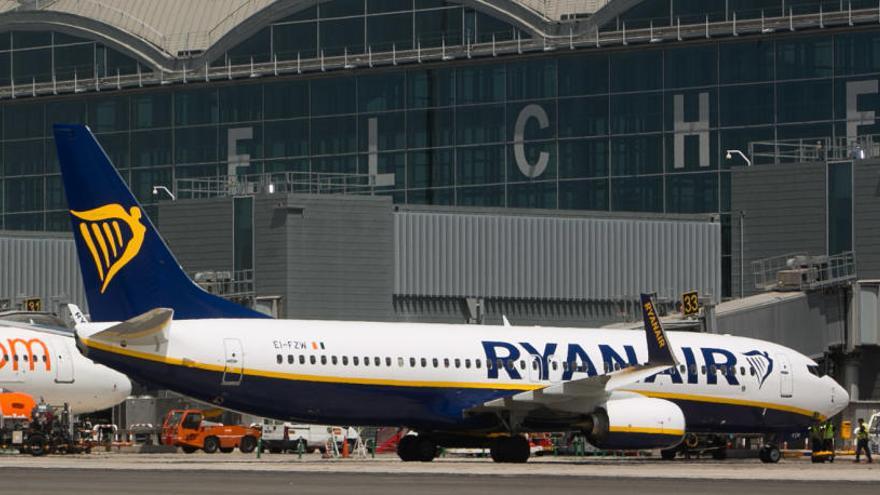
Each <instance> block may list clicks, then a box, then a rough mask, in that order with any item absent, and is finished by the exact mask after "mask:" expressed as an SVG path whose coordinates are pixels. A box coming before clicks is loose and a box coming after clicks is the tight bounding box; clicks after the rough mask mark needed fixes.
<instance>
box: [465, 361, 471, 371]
mask: <svg viewBox="0 0 880 495" xmlns="http://www.w3.org/2000/svg"><path fill="white" fill-rule="evenodd" d="M464 367H465V368H467V369H471V360H470V359H465V360H464Z"/></svg>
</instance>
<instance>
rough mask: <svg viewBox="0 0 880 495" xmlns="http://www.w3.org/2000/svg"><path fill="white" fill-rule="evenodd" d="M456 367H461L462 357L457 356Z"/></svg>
mask: <svg viewBox="0 0 880 495" xmlns="http://www.w3.org/2000/svg"><path fill="white" fill-rule="evenodd" d="M455 367H456V368H461V359H458V358H455Z"/></svg>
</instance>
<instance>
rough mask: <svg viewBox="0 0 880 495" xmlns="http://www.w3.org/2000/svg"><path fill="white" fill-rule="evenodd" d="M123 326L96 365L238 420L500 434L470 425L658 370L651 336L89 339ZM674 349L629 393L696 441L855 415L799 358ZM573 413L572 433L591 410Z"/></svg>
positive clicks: (494, 330)
mask: <svg viewBox="0 0 880 495" xmlns="http://www.w3.org/2000/svg"><path fill="white" fill-rule="evenodd" d="M111 325H112V324H106V323H101V324H89V325H85V326H82V327H78V333H79V335H80V337H81V338H82V339H83V340H84V343H86V344H87V348H86V346H82V345H81V346H80V347H81V349H84V350H85V351H86V352H87V353H88V354H89V357H93V358H95V359H96V360H98V361H99V362H102V363H106V364H108V365H110V366H112V367H113V368H115V369H118V370H120V371H123V372H124V373H126V374H128V375H130V376H132V377H134V378H141V379H144V380H149V381H152V382H154V383H159V384H160V385H164V386H168V387H169V388H173V389H175V390H177V391H179V392H183V393H185V394H187V395H190V396H192V397H195V398H198V399H201V400H205V401H211V402H214V403H217V404H221V405H223V406H224V407H228V408H231V409H235V410H239V411H242V412H247V413H252V414H257V415H261V416H266V417H272V418H277V419H284V420H290V421H298V422H312V423H325V424H351V425H388V426H401V425H405V426H409V427H413V428H420V429H430V430H461V429H478V430H495V429H501V427H502V426H501V425H500V424H499V423H498V422H497V418H495V417H493V416H491V415H471V414H468V412H469V411H471V410H472V409H474V408H476V407H478V406H480V405H482V404H484V403H486V402H488V401H491V400H493V399H497V398H501V397H508V396H511V395H514V394H516V393H519V392H522V391H526V390H535V389H538V388H542V387H545V386H547V385H551V384H557V383H561V382H566V381H570V380H577V379H580V378H584V377H587V376H594V375H602V374H606V373H609V372H613V371H615V370H619V369H621V368H624V367H626V366H630V365H633V364H639V363H644V362H645V361H646V360H647V349H646V343H645V334H644V332H643V331H624V330H602V329H564V328H536V327H533V328H527V327H492V326H473V325H443V324H413V323H372V322H338V321H313V320H222V319H217V320H179V321H174V322H173V323H172V325H171V328H170V330H169V331H168V341H167V342H166V343H162V344H157V345H156V346H149V347H144V346H127V347H122V346H120V345H112V344H108V343H105V342H97V341H94V340H90V339H89V338H88V337H89V335H91V334H93V333H95V332H97V331H99V330H101V329H104V328H107V327H108V326H111ZM669 340H670V343H671V348H672V349H673V352H674V354H675V356H676V357H677V359H678V361H679V363H680V366H679V367H676V368H671V369H669V370H668V371H667V372H664V373H661V374H659V375H656V376H653V377H650V378H648V379H645V380H641V381H639V382H637V383H635V384H632V385H631V386H628V387H626V389H625V391H631V392H636V393H638V394H641V395H644V396H648V397H656V398H663V399H668V400H669V401H672V402H674V403H676V404H678V405H679V407H681V409H682V411H683V412H684V414H685V417H686V421H687V428H688V431H695V432H701V431H705V432H768V431H769V432H777V431H778V432H781V431H795V430H801V429H803V428H804V427H806V425H808V424H810V423H811V422H814V421H816V420H818V419H820V418H824V417H827V416H831V415H833V414H835V413H836V412H838V411H839V410H841V409H842V408H843V407H845V405H846V404H847V401H848V398H847V396H846V392H845V391H843V389H842V388H841V387H840V386H839V385H837V384H836V382H834V380H832V379H831V378H830V377H820V376H818V373H816V371H815V369H816V368H815V364H816V363H814V362H813V361H812V360H810V359H809V358H807V357H805V356H803V355H801V354H799V353H797V352H796V351H793V350H791V349H788V348H785V347H782V346H779V345H776V344H772V343H769V342H763V341H759V340H754V339H747V338H740V337H732V336H721V335H707V334H695V333H682V332H669ZM811 369H812V371H811ZM570 412H571V415H572V416H571V417H572V420H574V418H576V416H577V415H578V414H584V413H588V412H589V411H577V410H572V411H570ZM554 421H559V419H558V417H557V418H556V419H554ZM560 426H564V425H561V424H558V423H554V424H534V425H533V429H543V428H551V427H560Z"/></svg>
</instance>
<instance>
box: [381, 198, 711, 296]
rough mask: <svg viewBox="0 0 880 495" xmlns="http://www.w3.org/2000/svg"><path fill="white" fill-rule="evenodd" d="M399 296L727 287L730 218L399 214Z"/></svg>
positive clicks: (635, 293)
mask: <svg viewBox="0 0 880 495" xmlns="http://www.w3.org/2000/svg"><path fill="white" fill-rule="evenodd" d="M394 242H395V279H394V293H395V294H397V295H404V296H434V297H484V298H512V299H556V300H581V301H584V300H604V301H615V300H623V299H632V298H635V297H638V294H639V293H640V292H643V291H652V292H657V293H658V294H659V295H660V296H661V297H670V298H675V299H677V298H678V296H679V295H680V293H681V292H684V291H687V290H691V289H696V290H699V291H700V293H701V294H705V295H711V296H712V297H713V298H714V299H715V300H718V299H719V298H720V294H721V225H720V224H719V223H717V222H709V221H708V220H706V221H698V220H686V221H685V220H653V219H623V218H611V219H609V218H592V217H544V216H524V215H515V214H462V213H438V212H418V211H400V212H396V213H395V214H394Z"/></svg>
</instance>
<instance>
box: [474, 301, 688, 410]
mask: <svg viewBox="0 0 880 495" xmlns="http://www.w3.org/2000/svg"><path fill="white" fill-rule="evenodd" d="M642 315H643V317H644V321H645V338H646V339H647V344H648V362H647V363H645V364H640V365H636V366H629V367H626V368H623V369H621V370H618V371H614V372H611V373H606V374H604V375H597V376H590V377H586V378H580V379H577V380H571V381H568V382H563V383H559V384H555V385H549V386H547V387H544V388H540V389H537V390H529V391H527V392H520V393H518V394H516V395H512V396H510V397H502V398H499V399H495V400H492V401H489V402H486V403H485V404H483V405H482V406H480V407H477V408H475V409H474V410H473V412H486V411H491V410H495V411H497V410H508V409H510V410H514V409H515V410H519V411H528V410H533V409H541V408H547V409H561V410H567V409H570V407H566V406H569V405H570V404H571V403H576V404H577V407H578V408H582V407H585V406H586V407H589V406H590V405H593V406H596V405H599V404H601V403H604V402H605V401H607V400H608V399H609V398H610V397H611V394H612V393H613V392H614V391H615V390H618V389H621V388H625V387H627V386H628V385H632V384H633V383H636V382H637V381H639V380H643V379H645V378H648V377H650V376H653V375H656V374H657V373H662V372H663V371H666V370H667V369H669V368H670V367H673V366H678V361H677V359H676V358H675V355H674V354H673V353H672V350H671V348H670V346H669V339H668V338H667V336H666V332H665V331H664V330H663V326H662V325H661V324H660V317H659V316H658V315H657V311H656V308H655V306H654V302H653V301H652V300H651V297H650V296H648V295H647V294H642Z"/></svg>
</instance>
